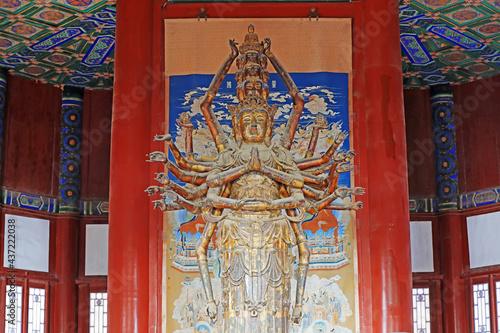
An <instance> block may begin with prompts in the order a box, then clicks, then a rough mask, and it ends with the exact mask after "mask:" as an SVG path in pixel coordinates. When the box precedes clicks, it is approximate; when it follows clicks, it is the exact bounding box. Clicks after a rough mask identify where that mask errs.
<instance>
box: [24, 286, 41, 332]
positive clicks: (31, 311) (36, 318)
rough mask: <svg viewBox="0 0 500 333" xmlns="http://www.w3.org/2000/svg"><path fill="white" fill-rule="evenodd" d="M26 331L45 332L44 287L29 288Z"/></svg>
mask: <svg viewBox="0 0 500 333" xmlns="http://www.w3.org/2000/svg"><path fill="white" fill-rule="evenodd" d="M28 332H29V333H43V332H45V289H40V288H30V293H29V299H28Z"/></svg>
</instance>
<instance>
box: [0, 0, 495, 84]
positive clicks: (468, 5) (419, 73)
mask: <svg viewBox="0 0 500 333" xmlns="http://www.w3.org/2000/svg"><path fill="white" fill-rule="evenodd" d="M115 2H116V0H0V67H3V68H6V69H8V70H9V71H10V72H11V73H13V74H15V75H19V76H23V77H26V78H30V79H34V80H37V81H39V82H43V83H47V84H51V85H56V86H64V85H70V86H76V87H85V88H88V89H110V88H112V87H113V72H114V46H115V26H116V9H115ZM400 24H401V26H400V30H401V49H402V63H403V82H404V86H405V88H422V87H428V86H431V85H436V84H445V83H451V84H456V83H465V82H470V81H474V80H477V79H480V78H485V77H489V76H493V75H496V74H499V73H500V0H402V2H401V6H400Z"/></svg>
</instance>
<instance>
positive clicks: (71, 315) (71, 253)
mask: <svg viewBox="0 0 500 333" xmlns="http://www.w3.org/2000/svg"><path fill="white" fill-rule="evenodd" d="M55 242H56V246H55V250H56V260H55V272H56V276H57V279H58V281H57V283H55V284H54V300H53V303H52V304H53V306H52V311H51V317H52V321H51V323H52V325H53V327H51V332H55V333H76V331H77V327H78V325H77V296H76V291H77V287H76V285H75V279H76V276H77V271H78V265H77V263H78V255H77V253H78V219H77V218H74V217H60V218H57V220H56V240H55Z"/></svg>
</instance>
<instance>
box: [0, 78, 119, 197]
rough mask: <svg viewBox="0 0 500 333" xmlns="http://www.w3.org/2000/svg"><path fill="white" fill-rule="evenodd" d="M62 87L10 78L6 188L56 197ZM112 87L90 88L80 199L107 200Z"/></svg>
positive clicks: (83, 129) (84, 113) (86, 112)
mask: <svg viewBox="0 0 500 333" xmlns="http://www.w3.org/2000/svg"><path fill="white" fill-rule="evenodd" d="M61 98H62V90H61V89H60V88H57V87H53V86H49V85H46V84H41V83H36V82H35V81H31V80H26V79H23V78H19V77H15V76H9V77H8V82H7V105H6V110H5V114H6V116H5V122H4V124H5V125H4V138H5V143H4V152H5V153H4V156H3V162H2V163H3V172H2V186H3V187H5V188H7V189H10V190H15V191H19V192H26V193H29V194H38V195H45V196H51V197H57V195H58V193H57V192H58V189H59V158H60V135H61V134H60V133H61ZM112 99H113V92H112V91H85V93H84V102H83V108H84V110H83V124H82V125H83V127H82V166H81V180H82V182H81V199H83V200H89V199H104V200H107V199H108V192H109V156H110V144H111V142H110V137H111V104H112Z"/></svg>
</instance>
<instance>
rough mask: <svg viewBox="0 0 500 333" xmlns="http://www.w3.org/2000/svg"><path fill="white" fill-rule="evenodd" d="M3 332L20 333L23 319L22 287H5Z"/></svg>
mask: <svg viewBox="0 0 500 333" xmlns="http://www.w3.org/2000/svg"><path fill="white" fill-rule="evenodd" d="M5 304H6V309H5V332H6V333H21V326H22V318H23V287H21V286H10V285H7V289H6V302H5Z"/></svg>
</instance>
